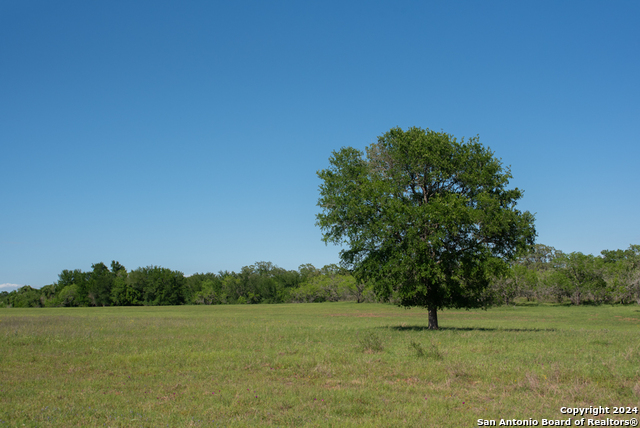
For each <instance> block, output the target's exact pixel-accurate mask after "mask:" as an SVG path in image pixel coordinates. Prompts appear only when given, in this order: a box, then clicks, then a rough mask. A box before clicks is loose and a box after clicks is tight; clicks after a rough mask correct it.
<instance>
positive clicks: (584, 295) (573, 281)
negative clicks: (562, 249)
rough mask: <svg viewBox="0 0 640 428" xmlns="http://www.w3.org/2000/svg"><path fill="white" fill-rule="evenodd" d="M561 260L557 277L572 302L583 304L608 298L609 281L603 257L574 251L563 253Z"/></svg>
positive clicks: (599, 301) (561, 287)
mask: <svg viewBox="0 0 640 428" xmlns="http://www.w3.org/2000/svg"><path fill="white" fill-rule="evenodd" d="M559 260H560V263H561V265H560V266H559V267H558V269H557V271H556V273H555V278H556V280H557V282H558V284H559V287H560V289H561V290H562V291H563V292H564V295H565V296H566V297H568V298H569V299H570V300H571V303H572V304H574V305H581V304H582V303H584V302H585V301H587V300H592V301H594V302H595V303H602V302H603V301H605V300H606V297H607V295H606V287H607V283H606V281H605V280H604V275H603V274H604V270H603V268H604V266H603V263H604V261H603V259H602V258H600V257H595V256H593V255H591V254H588V255H587V254H582V253H580V252H574V253H570V254H565V255H563V256H562V257H561V258H560V259H559Z"/></svg>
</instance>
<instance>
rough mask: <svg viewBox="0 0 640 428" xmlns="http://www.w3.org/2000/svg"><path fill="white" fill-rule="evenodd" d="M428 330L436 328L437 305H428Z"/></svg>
mask: <svg viewBox="0 0 640 428" xmlns="http://www.w3.org/2000/svg"><path fill="white" fill-rule="evenodd" d="M428 328H429V330H438V329H439V328H440V327H438V307H437V306H430V307H429V327H428Z"/></svg>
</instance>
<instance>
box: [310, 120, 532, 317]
mask: <svg viewBox="0 0 640 428" xmlns="http://www.w3.org/2000/svg"><path fill="white" fill-rule="evenodd" d="M329 161H330V163H331V166H330V167H329V168H328V169H325V170H322V171H319V172H318V176H319V177H320V179H321V180H322V184H321V185H320V198H319V201H318V205H319V206H320V207H321V208H322V213H320V214H318V215H317V224H318V225H319V226H320V228H321V229H322V231H323V239H324V241H325V242H332V243H335V244H346V246H347V249H345V250H343V251H341V253H340V258H341V261H342V264H343V266H345V267H347V268H349V269H350V270H351V271H352V272H353V274H354V275H355V277H356V279H358V280H359V281H362V282H366V281H371V282H373V285H374V287H375V290H376V293H377V294H378V296H380V297H381V298H383V299H389V298H391V297H392V296H397V298H398V301H399V304H400V305H402V306H406V307H410V306H422V307H426V308H428V311H429V328H430V329H437V328H438V318H437V310H438V309H440V308H445V307H456V308H460V307H464V308H470V307H478V306H483V305H485V303H486V302H485V301H484V300H483V296H484V292H485V290H486V288H487V287H488V286H489V284H490V280H491V278H492V277H493V276H499V275H500V274H501V273H503V272H505V271H506V270H507V268H508V263H509V261H511V260H513V259H514V258H515V257H516V255H517V254H519V253H521V252H524V251H525V250H527V249H528V248H529V247H530V246H531V245H533V242H534V237H535V234H536V233H535V229H534V225H533V222H534V216H533V215H532V214H531V213H529V212H521V211H519V210H517V209H516V203H517V201H518V200H519V199H520V198H521V197H522V192H521V191H520V190H518V189H517V188H516V189H511V190H509V189H507V185H508V184H509V179H510V178H511V173H510V171H509V169H508V168H504V167H503V166H502V163H501V161H500V160H499V159H497V158H495V157H494V156H493V153H492V152H491V151H490V150H489V149H487V148H485V147H483V146H482V145H481V144H480V143H479V141H478V138H477V137H476V138H471V139H470V140H468V141H467V142H464V140H463V141H461V142H458V141H457V140H456V139H455V138H454V137H453V136H452V135H450V134H446V133H444V132H434V131H431V130H429V129H427V130H423V129H420V128H410V129H408V130H407V131H403V130H402V129H400V128H394V129H391V130H390V131H389V132H387V133H386V134H384V135H382V136H381V137H379V138H378V142H377V143H374V144H372V145H370V146H369V147H368V148H367V151H366V157H364V156H363V153H362V152H361V151H360V150H357V149H354V148H351V147H345V148H342V149H341V150H339V151H337V152H333V155H332V156H331V158H330V160H329Z"/></svg>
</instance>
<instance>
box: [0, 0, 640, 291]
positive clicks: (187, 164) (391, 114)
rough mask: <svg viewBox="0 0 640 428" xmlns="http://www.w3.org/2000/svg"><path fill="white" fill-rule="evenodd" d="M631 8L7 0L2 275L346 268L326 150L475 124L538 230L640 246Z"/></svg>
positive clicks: (545, 235) (638, 77)
mask: <svg viewBox="0 0 640 428" xmlns="http://www.w3.org/2000/svg"><path fill="white" fill-rule="evenodd" d="M638 22H640V2H637V1H626V2H625V1H613V2H612V1H607V2H605V1H601V2H593V1H562V2H557V1H548V2H543V1H517V2H514V1H504V2H492V1H475V0H474V1H460V2H455V1H446V2H427V1H411V2H409V1H406V2H405V1H394V2H391V1H389V2H381V1H362V2H345V1H317V2H304V1H302V2H301V1H290V2H281V1H275V2H265V1H255V2H249V1H236V2H222V1H218V2H215V1H200V2H198V1H194V2H179V1H108V2H86V1H65V0H61V1H55V2H51V1H27V0H24V1H23V0H19V1H18V0H16V1H6V0H5V1H0V63H1V64H2V66H1V67H0V160H1V162H2V180H1V184H0V200H1V204H2V209H1V210H0V224H1V229H0V284H3V286H2V287H4V288H3V289H11V287H13V286H12V285H11V284H14V285H23V284H29V285H32V286H34V287H40V286H43V285H46V284H50V283H53V282H55V281H56V280H57V279H58V274H59V273H60V272H61V271H62V270H63V269H76V268H79V269H82V270H90V269H91V264H92V263H96V262H100V261H103V262H105V263H106V264H108V263H110V261H111V260H118V261H120V262H121V263H122V264H123V265H124V266H126V267H127V268H128V269H135V268H137V267H140V266H147V265H160V266H164V267H168V268H171V269H175V270H180V271H182V272H184V273H185V274H187V275H189V274H193V273H195V272H209V271H211V272H217V271H219V270H236V271H237V270H239V269H240V268H241V267H242V266H245V265H250V264H252V263H254V262H256V261H262V260H264V261H271V262H273V263H275V264H277V265H279V266H281V267H284V268H286V269H296V268H297V267H298V266H299V265H300V264H302V263H312V264H314V265H316V266H318V267H320V266H323V265H325V264H328V263H336V262H338V253H339V248H336V247H333V246H328V247H327V246H325V245H324V243H322V241H321V233H320V230H319V229H318V228H317V227H316V226H315V225H314V222H315V214H316V213H317V212H318V208H317V206H316V203H317V199H318V185H319V180H318V178H317V176H316V171H317V170H319V169H322V168H325V167H326V166H328V158H329V156H330V154H331V151H332V150H336V149H339V148H340V147H342V146H354V147H357V148H364V147H365V146H366V145H368V144H370V143H372V142H374V141H375V140H376V137H377V136H379V135H381V134H382V133H384V132H386V131H387V130H389V129H390V128H392V127H395V126H400V127H402V128H407V127H409V126H419V127H422V128H431V129H435V130H441V129H442V130H444V131H446V132H448V133H452V134H454V135H455V136H457V137H463V136H466V137H469V136H474V135H476V134H479V135H480V141H481V143H483V144H484V145H486V146H489V147H490V148H491V149H492V150H493V151H494V152H495V154H496V156H498V157H500V158H502V160H503V162H504V163H505V164H506V165H511V169H512V173H513V175H514V180H513V181H512V184H513V185H514V186H517V187H519V188H522V189H524V191H525V195H524V198H523V200H522V202H521V203H520V207H521V208H522V209H523V210H529V211H532V212H535V213H537V214H536V218H537V222H536V225H537V229H538V233H539V237H538V242H540V243H544V244H547V245H552V246H554V247H556V248H558V249H560V250H563V251H565V252H571V251H581V252H584V253H593V254H599V253H600V251H601V250H604V249H616V248H627V247H628V246H629V244H638V243H640V227H639V224H640V221H638V217H639V216H638V213H639V212H640V172H639V171H640V168H639V160H640V148H639V145H640V138H639V132H638V126H639V125H640V102H639V100H640V73H639V70H640V25H638Z"/></svg>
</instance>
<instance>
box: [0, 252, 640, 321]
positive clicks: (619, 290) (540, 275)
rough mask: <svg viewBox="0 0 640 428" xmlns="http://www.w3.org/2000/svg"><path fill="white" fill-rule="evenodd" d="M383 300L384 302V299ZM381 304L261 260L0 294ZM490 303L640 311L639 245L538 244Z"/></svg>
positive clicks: (492, 292) (79, 302) (336, 283)
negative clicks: (570, 247) (591, 250)
mask: <svg viewBox="0 0 640 428" xmlns="http://www.w3.org/2000/svg"><path fill="white" fill-rule="evenodd" d="M378 297H379V296H378ZM376 300H388V301H391V302H392V303H399V301H400V300H399V298H398V296H391V297H390V298H388V299H378V298H377V296H375V294H374V291H373V287H372V285H371V284H366V283H359V282H358V281H356V279H355V278H354V277H353V275H351V272H349V271H348V270H346V269H344V268H342V267H340V266H337V265H335V264H331V265H327V266H324V267H322V268H316V267H314V266H313V265H312V264H304V265H301V266H300V267H299V268H298V269H297V270H286V269H283V268H280V267H278V266H276V265H274V264H273V263H270V262H257V263H255V264H253V265H251V266H245V267H243V268H242V269H241V270H240V271H239V272H228V271H221V272H218V273H210V272H209V273H196V274H194V275H191V276H188V277H187V276H185V275H184V274H183V273H182V272H179V271H174V270H171V269H167V268H163V267H159V266H147V267H140V268H138V269H135V270H131V271H127V269H126V268H125V267H124V266H123V265H121V264H120V263H119V262H117V261H113V262H111V266H110V267H108V266H106V265H105V264H104V263H95V264H93V265H92V266H91V270H90V271H82V270H80V269H75V270H66V269H65V270H63V271H62V272H61V273H60V275H59V276H58V281H57V282H55V283H53V284H50V285H46V286H44V287H42V288H40V289H35V288H32V287H30V286H28V285H26V286H24V287H22V288H20V289H18V290H14V291H11V292H6V291H3V292H2V293H0V307H16V308H17V307H71V306H143V305H145V306H154V305H188V304H192V305H216V304H257V303H311V302H336V301H356V302H372V301H376ZM484 301H485V302H486V304H487V305H488V306H489V305H513V304H516V303H522V302H525V301H528V302H556V303H567V304H572V305H582V304H603V303H620V304H630V303H636V304H639V305H640V245H631V246H629V248H628V249H626V250H605V251H602V252H601V254H600V255H598V256H594V255H591V254H588V255H587V254H583V253H580V252H574V253H563V252H562V251H560V250H557V249H555V248H553V247H550V246H547V245H542V244H536V245H534V246H533V247H532V249H531V251H530V252H528V253H526V254H524V255H522V256H520V257H518V258H516V259H515V261H513V262H512V263H511V265H510V268H509V269H508V271H507V272H506V274H505V275H503V276H501V277H499V278H494V279H493V281H492V283H491V286H490V287H488V288H487V290H486V296H485V298H484Z"/></svg>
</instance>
